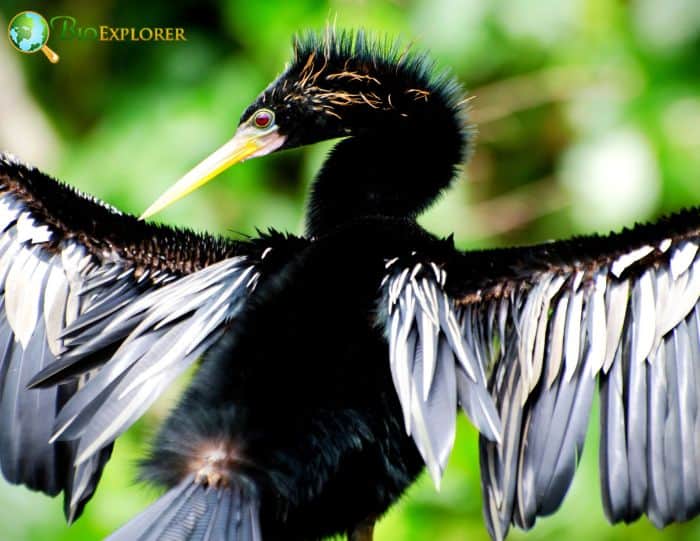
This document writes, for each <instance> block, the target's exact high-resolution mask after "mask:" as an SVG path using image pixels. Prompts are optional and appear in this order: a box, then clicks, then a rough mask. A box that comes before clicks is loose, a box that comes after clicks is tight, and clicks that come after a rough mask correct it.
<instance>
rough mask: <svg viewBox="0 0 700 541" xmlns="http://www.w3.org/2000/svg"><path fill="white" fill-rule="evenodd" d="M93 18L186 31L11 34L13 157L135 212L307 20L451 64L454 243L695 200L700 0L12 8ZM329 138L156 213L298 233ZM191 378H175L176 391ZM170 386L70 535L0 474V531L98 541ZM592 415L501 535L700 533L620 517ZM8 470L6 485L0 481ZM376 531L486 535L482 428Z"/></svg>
mask: <svg viewBox="0 0 700 541" xmlns="http://www.w3.org/2000/svg"><path fill="white" fill-rule="evenodd" d="M25 9H36V10H38V11H40V12H41V13H42V14H43V15H44V16H45V17H46V18H47V19H48V18H50V17H52V16H55V15H70V16H73V17H75V18H76V19H77V20H78V24H79V25H81V26H98V25H100V24H109V25H112V26H127V27H129V26H136V27H140V26H173V27H184V28H185V33H186V36H187V41H186V42H178V43H148V44H144V43H100V42H94V41H80V40H73V41H62V40H60V39H57V37H56V36H53V37H52V38H51V39H50V41H49V45H50V46H51V47H52V48H53V49H54V50H55V51H56V52H57V53H58V54H59V55H61V61H60V63H59V64H57V65H51V64H49V62H48V61H47V60H46V59H45V58H44V57H43V55H42V54H35V55H21V54H20V53H18V52H16V51H15V50H14V49H12V48H11V46H10V44H9V42H7V41H6V40H3V41H2V43H1V44H0V149H3V150H7V151H10V152H13V153H14V154H16V155H17V156H19V157H20V158H22V159H23V160H25V161H27V162H29V163H32V164H35V165H37V166H39V167H41V168H42V169H44V170H45V171H47V172H50V173H51V174H53V175H55V176H57V177H58V178H61V179H63V180H65V181H67V182H70V183H71V184H73V185H75V186H77V187H78V188H80V189H81V190H84V191H86V192H90V193H92V194H95V195H97V196H98V197H100V198H102V199H104V200H106V201H108V202H109V203H111V204H113V205H115V206H117V207H119V208H120V209H122V210H126V211H129V212H133V213H139V212H141V211H142V210H144V209H145V208H146V206H147V205H148V204H149V203H151V202H152V201H153V200H154V198H155V197H156V196H157V195H159V194H160V193H161V192H162V191H163V190H164V189H165V188H166V187H167V186H168V185H169V184H170V183H172V182H173V181H174V180H175V179H177V178H178V177H179V176H180V175H181V174H182V173H184V172H185V171H187V170H188V169H189V168H190V167H191V166H192V165H194V164H195V163H196V162H197V161H198V160H200V159H201V158H203V157H204V156H205V155H207V154H208V153H209V152H211V151H212V150H213V149H215V148H217V147H218V146H219V145H220V144H221V143H223V142H224V141H225V140H227V139H228V137H230V135H231V134H232V132H233V130H234V128H235V126H236V124H237V121H238V118H239V115H240V112H241V111H242V110H243V109H244V107H245V106H246V105H247V104H248V103H249V102H250V101H251V100H252V99H253V98H254V97H255V96H256V95H257V93H258V92H259V91H260V90H261V89H262V88H264V86H265V85H266V84H267V82H268V81H269V80H270V79H271V78H272V77H274V76H275V75H276V74H277V73H278V72H279V71H280V70H281V69H282V67H283V65H284V62H285V61H286V59H287V58H288V55H289V52H290V37H291V35H292V34H293V33H294V32H296V31H298V30H301V29H305V28H309V27H311V28H317V29H318V28H322V27H323V26H324V25H325V24H326V22H327V21H332V22H333V21H335V23H336V25H337V26H338V27H357V26H362V27H365V28H368V29H371V30H375V31H377V32H379V33H388V34H390V35H396V36H398V35H400V36H402V37H403V39H404V40H405V41H415V43H416V47H417V48H419V49H429V50H431V51H432V53H433V55H434V56H435V57H436V58H437V59H438V61H439V63H440V64H441V65H443V66H450V67H452V68H453V69H454V70H455V72H456V74H457V75H458V76H459V78H460V79H461V80H462V81H463V82H464V84H465V87H466V88H467V89H468V90H469V92H470V94H471V95H473V96H474V99H473V101H472V106H473V113H472V118H473V120H474V122H475V123H477V124H478V127H479V135H478V139H477V141H476V145H475V151H474V154H473V157H472V159H471V161H470V163H469V165H468V166H467V167H466V168H465V171H464V173H463V175H462V177H463V178H461V179H460V181H459V182H458V183H457V184H456V185H455V187H454V189H453V190H452V191H451V193H450V194H449V195H448V196H447V197H445V198H444V199H443V200H442V201H441V202H440V204H439V205H437V206H436V207H435V208H434V209H433V210H431V211H430V212H429V214H428V215H427V216H425V217H424V219H423V220H422V222H423V224H424V225H425V226H426V227H428V228H430V229H431V230H432V231H434V232H436V233H443V234H447V233H449V232H452V231H454V232H455V238H456V240H457V242H458V243H459V245H460V246H462V247H465V248H466V247H473V246H496V245H506V244H512V243H523V242H535V241H542V240H546V239H550V238H557V237H563V236H568V235H571V234H575V233H584V232H591V231H608V230H610V229H615V228H620V227H622V226H623V225H625V224H628V225H630V224H632V223H633V222H635V221H637V220H648V219H653V218H654V217H656V216H658V215H659V214H661V213H664V212H669V211H672V210H674V209H678V208H680V207H682V206H688V205H694V204H698V203H700V2H698V1H697V0H665V1H664V2H660V1H657V0H636V1H629V2H622V1H613V0H567V1H564V0H546V1H526V0H498V1H488V0H395V1H392V2H386V1H384V2H370V1H362V0H331V1H321V0H318V1H317V0H304V1H296V2H289V1H282V0H277V1H258V2H241V1H235V0H205V1H202V2H195V1H190V2H186V1H184V0H180V1H165V0H160V1H149V2H143V1H136V0H123V1H122V0H111V1H110V0H108V1H104V2H99V3H98V2H91V1H89V0H74V1H56V2H50V3H49V2H39V3H35V4H29V3H27V2H19V1H14V0H2V2H0V23H1V24H0V26H1V25H6V24H7V22H8V21H9V19H10V18H11V17H12V16H13V15H14V14H15V13H16V12H18V11H21V10H25ZM328 148H329V145H317V146H315V147H313V148H304V149H300V150H295V151H290V152H286V153H281V154H279V155H274V156H270V157H267V158H265V159H262V160H253V161H251V162H247V163H245V164H243V165H241V166H238V167H235V168H233V169H232V170H230V171H228V172H227V173H225V174H223V175H222V176H221V178H219V179H218V180H217V181H216V182H213V183H211V184H210V185H208V186H207V187H206V188H204V189H202V190H200V191H198V192H196V193H195V194H193V195H192V196H190V197H189V198H188V199H187V200H185V201H184V202H181V203H179V204H177V205H175V206H173V207H171V208H170V209H168V210H167V211H166V212H164V213H163V214H161V215H159V219H160V220H163V221H164V222H167V223H170V224H179V225H184V224H187V225H189V226H191V227H194V228H196V229H200V230H203V229H206V230H209V231H218V232H221V233H227V234H237V233H239V232H242V233H248V234H250V233H253V232H254V228H255V226H259V227H267V226H272V227H275V228H278V229H283V230H289V231H291V232H295V233H300V232H301V230H302V223H303V220H302V215H303V210H304V200H305V194H306V192H307V188H308V184H309V182H310V180H311V179H312V177H313V174H314V171H315V170H316V169H317V168H318V167H319V164H320V163H321V161H322V160H323V157H324V154H325V153H326V152H327V150H328ZM179 385H180V386H181V385H182V382H180V384H179ZM177 393H178V389H173V391H172V392H171V393H170V394H169V396H168V397H166V398H165V399H164V400H162V401H161V402H160V403H159V404H158V405H157V406H156V407H154V408H153V409H152V410H151V411H150V412H149V413H148V414H147V415H146V417H145V418H144V419H143V420H142V421H141V422H140V423H138V424H137V425H136V426H135V427H134V429H132V430H131V431H130V432H128V433H127V434H126V435H125V436H124V437H122V438H120V439H119V441H118V442H117V445H116V453H115V455H114V458H113V459H112V461H111V462H110V463H109V465H108V466H107V468H106V470H105V476H104V479H103V480H102V483H101V486H100V489H99V490H98V492H97V496H96V497H95V498H94V499H93V500H92V502H91V503H90V504H89V505H88V507H87V511H86V513H85V515H84V516H83V517H82V518H81V519H80V520H79V521H78V522H77V523H76V524H75V525H74V526H73V527H71V528H70V529H68V528H67V527H66V526H65V525H64V523H63V521H62V513H61V510H60V502H59V501H58V500H55V501H52V500H50V499H48V498H45V497H43V496H40V495H36V494H32V493H30V492H29V491H27V490H25V489H23V488H18V487H11V486H8V485H6V484H4V483H3V484H0V539H2V540H5V541H10V540H12V541H14V540H40V539H41V540H47V539H61V540H68V539H71V540H76V539H77V540H81V541H82V540H85V541H89V540H93V539H98V538H101V537H103V536H104V535H106V534H107V533H108V532H110V531H112V530H113V529H114V528H116V527H117V526H119V525H120V524H121V523H123V522H124V521H126V520H127V519H128V518H129V517H131V516H133V515H134V514H135V513H136V512H137V511H139V510H140V509H142V508H143V507H144V506H146V505H147V503H148V502H149V501H151V500H152V499H153V498H154V497H155V496H156V494H155V493H154V492H153V491H151V490H149V489H146V488H144V487H139V486H134V484H133V479H134V477H135V467H134V464H135V461H136V460H137V459H138V458H139V457H140V456H142V454H143V452H144V449H145V446H146V445H147V441H148V439H149V437H150V436H151V435H152V434H153V432H154V430H155V428H156V426H157V425H158V423H159V422H160V420H161V419H162V417H163V416H164V415H165V414H166V413H167V410H168V408H169V407H170V405H171V404H172V400H173V399H174V398H175V397H176V396H177ZM597 424H598V418H597V411H596V412H594V414H593V416H592V420H591V435H590V438H589V441H588V443H587V445H586V449H585V453H584V456H583V461H582V464H581V467H580V468H579V473H578V475H577V479H576V482H575V483H574V486H573V488H572V489H571V491H570V493H569V495H568V497H567V499H566V502H565V503H564V506H563V508H562V509H560V510H559V512H558V513H556V514H555V515H554V516H553V517H551V518H547V519H543V520H540V521H538V523H537V525H536V527H535V528H534V530H532V531H531V532H529V533H523V532H520V531H513V532H512V533H511V536H510V539H514V540H515V539H526V538H527V539H528V540H530V541H535V540H550V539H551V540H554V539H557V540H559V539H567V540H579V539H580V540H584V539H585V540H589V539H600V540H621V539H649V540H661V539H678V540H690V539H700V520H696V521H693V522H690V523H688V524H684V525H680V526H673V527H671V528H668V529H667V530H665V531H663V532H658V531H657V530H655V529H654V528H653V527H652V526H651V525H650V524H649V523H648V522H647V521H646V520H643V521H640V522H639V523H637V524H635V525H634V526H631V527H628V526H616V527H611V526H609V525H608V524H607V522H606V521H605V519H604V516H603V512H602V507H601V503H600V495H599V486H598V472H597V470H598V469H597V441H598V437H597ZM0 483H2V482H1V481H0ZM376 537H377V539H378V541H387V540H399V541H400V540H405V541H413V540H424V539H429V540H433V539H436V540H445V541H448V540H459V539H469V540H486V539H487V534H486V531H485V529H484V527H483V522H482V518H481V495H480V488H479V472H478V457H477V453H476V436H475V433H474V431H473V430H472V429H471V428H470V427H469V425H468V424H467V423H466V422H465V421H462V422H461V424H460V427H459V439H458V442H457V445H456V448H455V452H454V453H453V459H452V462H451V464H450V467H449V469H448V471H447V474H446V477H445V481H444V485H443V488H442V491H441V492H440V493H436V492H435V491H434V489H433V488H432V485H431V484H430V483H429V481H428V479H426V478H422V479H421V481H420V482H419V483H418V484H417V485H416V486H414V487H413V488H412V489H411V490H410V491H409V492H408V493H407V494H406V496H405V497H404V498H403V500H402V501H401V502H400V503H399V504H398V505H396V506H395V507H394V508H393V509H392V510H391V511H390V512H389V514H388V515H387V517H385V519H384V520H383V521H382V522H381V524H380V526H379V528H378V533H377V536H376Z"/></svg>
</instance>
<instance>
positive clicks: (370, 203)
mask: <svg viewBox="0 0 700 541" xmlns="http://www.w3.org/2000/svg"><path fill="white" fill-rule="evenodd" d="M427 113H428V111H426V114H424V115H420V117H422V120H419V119H418V118H416V117H413V118H412V119H411V121H409V120H408V119H402V120H401V121H400V122H392V121H390V122H383V123H378V124H379V127H378V128H376V129H374V130H365V132H364V133H361V134H359V135H355V136H353V137H350V138H348V139H345V140H343V141H341V142H340V143H338V144H337V145H336V146H335V147H334V148H333V150H332V151H331V152H330V154H329V156H328V159H327V160H326V161H325V163H324V164H323V167H322V168H321V170H320V171H319V173H318V175H317V176H316V179H315V181H314V183H313V187H312V191H311V198H310V201H309V208H308V211H307V220H306V224H307V234H309V235H311V236H318V235H322V234H324V233H326V232H328V231H330V230H332V229H334V228H336V227H337V226H339V225H342V224H344V223H348V222H350V221H353V220H357V219H359V218H363V217H367V216H391V217H402V218H415V217H416V216H417V215H418V214H419V213H420V212H421V211H423V210H424V209H425V208H427V207H428V206H429V205H430V204H431V203H432V202H433V201H434V200H435V199H436V198H437V197H438V196H439V195H440V193H441V192H442V190H444V189H445V188H447V187H448V186H449V184H450V182H451V181H452V179H453V178H454V176H455V169H456V166H458V165H459V164H460V163H462V160H463V159H464V152H465V146H466V144H465V143H466V140H465V139H466V135H465V132H464V130H463V127H462V126H461V125H459V119H458V118H456V117H455V116H454V114H449V113H448V111H440V112H438V113H437V114H434V111H433V112H430V113H433V114H427ZM441 113H442V114H441Z"/></svg>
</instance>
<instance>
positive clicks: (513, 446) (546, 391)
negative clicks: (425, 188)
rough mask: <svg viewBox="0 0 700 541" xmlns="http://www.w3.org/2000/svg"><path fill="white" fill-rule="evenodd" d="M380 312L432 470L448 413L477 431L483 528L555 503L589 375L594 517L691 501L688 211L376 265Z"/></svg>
mask: <svg viewBox="0 0 700 541" xmlns="http://www.w3.org/2000/svg"><path fill="white" fill-rule="evenodd" d="M380 308H381V311H380V315H382V316H383V317H384V325H385V329H386V333H387V337H388V341H389V345H390V356H391V359H390V361H391V369H392V374H393V376H394V383H395V386H396V390H397V394H398V396H399V399H400V401H401V404H402V406H403V408H404V417H405V420H406V427H407V429H408V431H409V433H410V434H411V435H412V436H413V438H414V440H415V441H416V445H417V447H418V449H419V451H420V452H421V454H422V455H423V458H424V459H425V462H426V465H427V466H428V469H429V471H430V472H431V474H432V475H433V478H434V479H436V480H439V477H440V475H441V473H442V470H443V468H444V467H445V465H446V462H447V459H448V457H449V454H450V451H451V448H452V442H453V439H454V429H455V415H456V413H455V408H456V405H457V404H459V405H461V406H462V408H463V409H465V410H466V412H467V414H468V415H469V416H470V418H471V419H472V421H473V422H474V424H475V425H476V426H477V428H479V430H480V432H481V442H480V447H481V472H482V486H483V491H484V515H485V517H486V520H487V525H488V527H489V531H490V533H491V534H492V536H493V537H494V538H495V539H502V538H503V537H504V536H505V534H506V532H507V531H508V528H509V526H510V524H511V523H514V524H516V525H518V526H520V527H523V528H529V527H531V526H532V525H533V524H534V523H535V520H536V518H537V516H542V515H548V514H550V513H552V512H554V511H555V510H556V509H557V508H558V506H559V505H560V504H561V502H562V500H563V498H564V496H565V494H566V492H567V490H568V488H569V486H570V483H571V481H572V479H573V476H574V473H575V471H576V466H577V464H578V460H579V458H580V454H581V451H582V448H583V443H584V440H585V436H586V431H587V427H588V420H589V414H590V409H591V403H592V399H593V395H594V392H595V389H596V381H598V382H599V385H600V391H601V438H602V442H601V446H600V469H601V485H602V493H603V503H604V507H605V511H606V514H607V516H608V518H609V519H610V520H611V521H613V522H617V521H621V520H624V521H631V520H635V519H637V518H638V517H639V516H640V515H641V514H643V513H644V514H647V515H648V516H649V517H650V519H651V520H652V521H653V522H654V523H655V524H656V525H658V526H662V525H664V524H667V523H669V522H672V521H681V520H687V519H688V518H690V517H692V516H694V515H696V514H698V513H699V512H700V209H692V210H688V211H685V212H682V213H679V214H677V215H674V216H672V217H669V218H666V219H663V220H660V221H659V222H657V223H655V224H651V225H642V226H637V227H635V228H634V229H632V230H626V231H624V232H622V233H618V234H613V235H610V236H607V237H598V236H591V237H581V238H574V239H571V240H567V241H559V242H553V243H548V244H542V245H538V246H532V247H525V248H515V249H506V250H485V251H481V252H466V253H458V252H456V251H451V253H448V254H445V252H444V251H443V254H442V255H436V254H428V253H414V254H410V255H403V256H400V257H397V258H396V259H392V260H390V261H388V262H387V274H386V278H385V282H384V288H383V296H382V300H381V306H380Z"/></svg>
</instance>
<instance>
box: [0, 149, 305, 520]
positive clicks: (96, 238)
mask: <svg viewBox="0 0 700 541" xmlns="http://www.w3.org/2000/svg"><path fill="white" fill-rule="evenodd" d="M306 242H307V241H305V240H304V239H297V238H293V237H287V236H285V235H281V234H278V233H270V234H265V235H261V236H260V237H259V238H256V239H254V240H251V241H246V242H243V241H236V242H234V241H223V240H220V239H216V238H214V237H207V236H200V235H195V234H192V233H189V232H186V231H179V230H175V229H171V228H167V227H161V226H155V225H151V224H145V223H143V222H140V221H138V220H136V219H135V218H134V217H133V216H128V215H124V214H121V213H119V212H118V211H116V210H115V209H112V208H109V207H107V206H106V205H103V204H101V203H99V202H96V201H94V200H92V199H90V198H87V197H85V196H82V195H81V194H79V193H77V192H75V191H74V190H72V189H70V188H68V187H66V186H64V185H62V184H60V183H58V182H56V181H54V180H53V179H51V178H49V177H47V176H46V175H44V174H42V173H41V172H39V171H37V170H36V169H31V168H28V167H25V166H23V165H21V164H20V163H18V162H17V161H15V160H14V159H11V158H10V157H8V156H3V155H0V426H1V427H2V430H0V465H1V466H2V472H3V475H4V476H5V477H6V478H7V479H8V480H9V481H10V482H13V483H21V484H26V485H27V486H29V487H30V488H32V489H34V490H41V491H43V492H46V493H48V494H52V495H54V494H57V493H59V492H60V491H61V490H63V491H65V504H66V505H65V510H66V515H67V517H68V518H69V520H72V519H74V518H75V517H77V516H78V515H79V514H80V511H81V509H82V506H83V505H84V503H85V501H86V500H87V499H89V497H90V496H91V495H92V493H93V491H94V489H95V486H96V484H97V481H98V480H99V476H100V473H101V470H102V467H103V466H104V464H105V462H106V461H107V460H108V458H109V453H110V451H111V444H112V442H113V441H114V439H115V438H117V437H118V436H119V435H120V434H121V433H123V432H124V431H125V430H126V429H127V428H128V427H129V426H131V424H133V423H134V422H135V421H136V420H137V419H138V418H139V417H140V416H141V415H142V414H143V413H144V412H145V410H146V409H147V408H148V407H149V406H150V405H151V404H152V403H153V402H154V401H155V400H156V398H157V397H158V396H159V395H160V394H161V393H162V391H163V390H164V389H165V388H166V387H167V386H168V385H169V384H170V383H171V382H172V381H173V379H175V378H176V377H177V376H178V375H179V374H181V373H182V372H183V371H184V370H185V369H186V368H187V367H188V366H190V365H191V364H192V363H193V362H194V361H195V360H196V359H197V358H198V357H200V356H201V354H202V353H203V352H205V351H206V350H207V349H208V348H209V347H210V346H211V345H212V344H213V343H215V342H216V341H217V340H218V339H219V338H220V337H221V335H222V334H223V333H224V332H225V330H226V329H227V328H228V327H229V326H230V325H233V324H235V320H236V317H237V315H238V314H239V312H240V311H241V309H242V307H243V305H244V304H245V302H246V300H247V298H248V296H249V295H250V294H251V293H252V292H253V291H254V290H255V288H256V285H257V284H258V282H259V281H260V280H264V279H266V277H268V276H271V275H274V274H275V272H276V271H277V270H278V269H279V268H280V267H281V266H282V265H284V264H285V263H286V262H287V261H289V260H290V259H291V258H292V257H294V255H295V254H296V253H298V252H299V251H300V250H302V249H303V247H304V246H305V245H306ZM28 387H40V388H34V389H28Z"/></svg>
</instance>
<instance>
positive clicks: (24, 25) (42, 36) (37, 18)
mask: <svg viewBox="0 0 700 541" xmlns="http://www.w3.org/2000/svg"><path fill="white" fill-rule="evenodd" d="M49 34H50V31H49V24H48V23H47V22H46V19H44V18H43V17H42V16H41V15H39V14H38V13H36V12H35V11H22V12H21V13H18V14H17V15H15V16H14V17H12V20H11V21H10V24H9V25H8V27H7V35H8V37H9V38H10V43H12V46H13V47H14V48H15V49H17V50H18V51H19V52H21V53H26V54H34V53H36V52H37V51H41V52H42V53H44V54H45V55H46V58H48V59H49V61H50V62H51V63H52V64H55V63H56V62H58V60H59V56H58V55H57V54H56V53H55V52H54V51H52V50H51V49H50V48H49V47H48V45H46V43H47V42H48V41H49Z"/></svg>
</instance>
